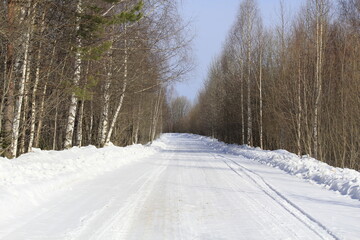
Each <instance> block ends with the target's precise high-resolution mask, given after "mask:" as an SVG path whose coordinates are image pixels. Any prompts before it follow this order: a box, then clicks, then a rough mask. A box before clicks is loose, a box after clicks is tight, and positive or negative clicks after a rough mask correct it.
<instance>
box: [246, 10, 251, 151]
mask: <svg viewBox="0 0 360 240" xmlns="http://www.w3.org/2000/svg"><path fill="white" fill-rule="evenodd" d="M248 20H249V21H248V29H247V31H248V32H247V114H248V116H247V144H248V145H249V146H251V145H252V141H251V140H252V116H251V78H250V75H251V24H252V23H251V21H250V16H248Z"/></svg>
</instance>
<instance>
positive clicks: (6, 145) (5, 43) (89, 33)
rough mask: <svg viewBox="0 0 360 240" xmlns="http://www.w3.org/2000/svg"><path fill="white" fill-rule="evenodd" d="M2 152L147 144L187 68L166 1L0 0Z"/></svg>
mask: <svg viewBox="0 0 360 240" xmlns="http://www.w3.org/2000/svg"><path fill="white" fill-rule="evenodd" d="M0 4H1V7H0V83H1V90H0V123H1V124H0V133H1V137H0V153H1V154H2V155H3V156H7V157H9V158H12V157H16V156H18V155H20V154H22V153H25V152H28V151H31V149H32V148H33V147H36V148H41V149H55V150H60V149H64V148H65V149H66V148H70V147H72V146H83V145H89V144H92V145H96V146H99V147H101V146H104V145H106V144H108V143H110V141H111V142H113V143H114V144H116V145H121V146H123V145H128V144H132V143H138V142H139V143H140V142H141V143H146V142H149V141H152V140H153V139H154V138H155V136H157V134H158V133H159V132H161V131H163V126H164V124H165V121H166V119H164V118H166V117H167V105H166V94H167V87H168V86H169V85H170V84H171V83H172V82H174V81H180V80H181V79H182V78H183V76H184V75H185V74H186V73H187V72H188V71H189V70H190V68H191V60H190V59H188V56H189V54H188V53H187V52H188V50H189V45H188V43H189V39H188V38H187V37H186V35H185V34H184V31H183V29H184V25H183V24H182V22H181V19H180V17H179V14H178V9H177V7H178V5H177V3H176V1H172V0H146V1H139V0H96V1H94V0H76V1H73V0H64V1H63V0H60V1H58V0H56V1H45V0H24V1H15V0H4V1H1V3H0Z"/></svg>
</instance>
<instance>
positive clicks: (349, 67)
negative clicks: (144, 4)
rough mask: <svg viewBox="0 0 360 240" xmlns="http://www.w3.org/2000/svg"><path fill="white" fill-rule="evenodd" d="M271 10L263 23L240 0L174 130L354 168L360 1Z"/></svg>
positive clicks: (358, 163) (358, 159) (250, 1)
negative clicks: (273, 14) (271, 19)
mask: <svg viewBox="0 0 360 240" xmlns="http://www.w3.org/2000/svg"><path fill="white" fill-rule="evenodd" d="M278 17H279V23H278V24H277V26H276V27H273V28H272V27H271V28H270V27H265V24H264V23H263V20H262V18H261V15H260V12H259V9H258V6H257V3H256V1H255V0H243V1H242V2H241V5H240V7H239V10H238V15H237V18H236V20H235V22H234V23H233V27H232V28H231V30H230V31H229V33H228V36H227V39H226V42H225V44H224V46H223V50H222V52H221V54H219V56H218V57H217V58H215V60H214V61H213V63H212V65H211V66H210V67H209V71H208V76H207V78H206V81H205V84H204V87H203V89H202V90H201V92H200V93H199V96H198V99H197V102H196V103H195V105H194V106H193V107H192V109H191V110H189V111H187V114H183V117H182V118H181V121H178V123H177V125H176V126H175V130H174V131H184V132H192V133H198V134H202V135H207V136H211V137H214V138H217V139H220V140H222V141H225V142H228V143H237V144H247V145H250V146H254V147H260V148H262V149H286V150H288V151H290V152H293V153H297V154H298V155H299V156H303V155H307V156H311V157H314V158H316V159H319V160H321V161H323V162H326V163H328V164H330V165H333V166H337V167H348V168H352V169H357V170H358V169H360V1H358V0H336V1H330V0H308V1H306V4H305V5H304V6H302V8H301V9H300V10H299V11H298V12H296V13H290V12H289V11H288V8H287V6H286V1H280V11H279V14H278ZM179 100H180V103H181V104H180V106H183V109H186V108H188V107H186V106H188V105H189V103H188V101H187V100H186V99H185V100H184V99H183V100H181V99H179ZM178 105H179V104H178Z"/></svg>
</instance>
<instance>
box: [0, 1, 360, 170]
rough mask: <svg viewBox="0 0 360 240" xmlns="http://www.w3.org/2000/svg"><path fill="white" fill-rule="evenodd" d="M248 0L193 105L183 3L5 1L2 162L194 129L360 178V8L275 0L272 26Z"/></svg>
mask: <svg viewBox="0 0 360 240" xmlns="http://www.w3.org/2000/svg"><path fill="white" fill-rule="evenodd" d="M240 2H241V3H240V6H239V10H238V15H237V18H236V20H235V22H234V24H233V27H232V28H231V30H230V32H229V33H228V36H227V37H226V43H225V44H224V47H223V50H222V52H221V54H220V55H219V56H218V57H217V58H216V59H215V60H214V61H213V63H212V65H211V66H210V67H209V72H208V76H207V78H206V80H205V83H204V87H203V89H202V90H201V91H200V92H199V95H198V99H197V101H196V102H195V103H194V104H191V103H190V102H189V101H188V100H187V99H186V98H185V97H174V96H172V95H173V94H172V90H171V85H172V84H173V83H174V82H177V81H182V80H184V79H187V78H189V72H191V69H192V68H193V67H194V62H193V59H192V54H191V38H192V36H191V34H189V33H188V32H187V23H184V22H183V21H182V20H181V17H180V15H179V11H178V10H179V9H178V8H179V3H178V2H177V1H173V0H143V1H139V0H76V1H70V0H57V1H52V0H47V1H45V0H23V1H15V0H2V1H1V2H0V84H1V86H0V87H1V88H0V154H1V155H2V156H6V157H8V158H13V157H16V156H19V155H20V154H22V153H26V152H29V151H31V150H32V148H34V147H36V148H41V149H54V150H61V149H66V148H70V147H72V146H84V145H90V144H91V145H95V146H98V147H102V146H104V145H107V144H110V142H111V143H114V144H115V145H119V146H125V145H129V144H133V143H147V142H149V141H152V140H154V139H155V138H156V137H157V136H158V135H159V133H162V132H189V133H196V134H201V135H206V136H211V137H215V138H218V139H220V140H222V141H225V142H228V143H237V144H248V145H250V146H256V147H260V148H262V149H286V150H288V151H291V152H294V153H297V154H298V155H300V156H301V155H309V156H312V157H314V158H317V159H319V160H321V161H324V162H326V163H328V164H330V165H333V166H338V167H349V168H353V169H360V57H359V56H360V1H359V0H308V1H307V2H306V4H305V5H304V6H303V7H302V8H301V10H300V11H298V12H288V11H287V7H286V1H279V4H280V9H281V11H280V13H279V23H278V25H277V26H276V27H273V28H269V27H265V24H264V23H263V21H262V18H261V14H260V11H259V9H258V6H257V3H256V0H243V1H240ZM224 37H225V36H224ZM188 81H191V79H188Z"/></svg>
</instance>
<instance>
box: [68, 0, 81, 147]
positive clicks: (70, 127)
mask: <svg viewBox="0 0 360 240" xmlns="http://www.w3.org/2000/svg"><path fill="white" fill-rule="evenodd" d="M76 13H77V14H81V13H82V0H78V3H77V6H76ZM79 29H80V17H77V23H76V32H78V31H79ZM76 43H77V49H76V54H75V72H74V78H73V84H74V86H77V85H78V84H79V82H80V78H81V66H82V60H81V54H80V48H81V46H82V43H81V38H80V36H77V37H76ZM77 102H78V97H77V96H76V95H75V93H74V92H73V93H72V94H71V101H70V106H69V115H68V120H67V125H66V132H65V140H64V148H65V149H68V148H70V147H72V144H73V134H74V127H75V117H76V111H77Z"/></svg>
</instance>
